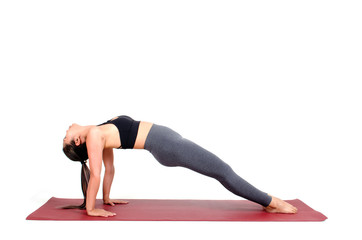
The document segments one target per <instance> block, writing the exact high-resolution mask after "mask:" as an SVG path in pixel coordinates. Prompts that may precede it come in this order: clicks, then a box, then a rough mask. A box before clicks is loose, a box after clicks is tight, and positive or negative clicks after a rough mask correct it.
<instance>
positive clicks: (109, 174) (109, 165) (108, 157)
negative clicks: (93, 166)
mask: <svg viewBox="0 0 362 240" xmlns="http://www.w3.org/2000/svg"><path fill="white" fill-rule="evenodd" d="M103 162H104V167H105V171H104V178H103V202H104V203H106V204H110V203H109V200H110V198H109V194H110V192H111V186H112V182H113V177H114V165H113V149H111V148H107V149H104V150H103ZM111 205H112V204H111Z"/></svg>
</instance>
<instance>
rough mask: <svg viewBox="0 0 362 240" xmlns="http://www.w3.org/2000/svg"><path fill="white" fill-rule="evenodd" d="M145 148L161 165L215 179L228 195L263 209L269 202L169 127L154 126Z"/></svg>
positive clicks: (213, 156)
mask: <svg viewBox="0 0 362 240" xmlns="http://www.w3.org/2000/svg"><path fill="white" fill-rule="evenodd" d="M145 149H146V150H148V151H149V152H150V153H151V154H152V155H153V156H154V157H155V158H156V159H157V160H158V161H159V162H160V163H161V164H162V165H165V166H168V167H176V166H181V167H185V168H188V169H191V170H193V171H195V172H198V173H201V174H203V175H206V176H209V177H212V178H215V179H216V180H218V181H219V182H220V183H221V184H222V185H223V186H224V187H225V188H226V189H228V190H229V191H230V192H232V193H234V194H236V195H238V196H240V197H243V198H245V199H248V200H250V201H253V202H256V203H258V204H260V205H262V206H264V207H266V206H268V205H269V204H270V202H271V197H270V196H269V195H268V194H266V193H264V192H262V191H260V190H258V189H257V188H255V187H254V186H252V185H251V184H250V183H248V182H247V181H245V180H244V179H242V178H241V177H239V176H238V175H237V174H236V173H235V172H234V171H233V170H232V168H231V167H230V166H229V165H228V164H226V163H225V162H223V161H222V160H221V159H220V158H218V157H217V156H215V155H214V154H213V153H211V152H209V151H207V150H205V149H203V148H202V147H200V146H198V145H197V144H195V143H193V142H191V141H189V140H187V139H185V138H183V137H182V136H181V135H180V134H178V133H177V132H175V131H173V130H172V129H170V128H167V127H164V126H160V125H156V124H153V126H152V128H151V130H150V132H149V134H148V136H147V139H146V143H145Z"/></svg>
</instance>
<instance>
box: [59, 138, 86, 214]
mask: <svg viewBox="0 0 362 240" xmlns="http://www.w3.org/2000/svg"><path fill="white" fill-rule="evenodd" d="M63 151H64V153H65V155H66V156H67V157H68V158H69V159H71V160H73V161H77V162H80V163H81V164H82V170H81V174H80V178H81V184H82V192H83V196H84V200H83V203H82V204H81V205H79V206H76V205H70V206H65V207H62V208H63V209H86V202H87V189H88V182H89V177H90V170H89V168H88V166H87V163H86V161H87V159H88V153H87V146H86V144H85V143H83V144H81V145H79V146H76V145H75V143H74V141H72V142H71V143H70V144H69V145H66V146H65V147H64V148H63Z"/></svg>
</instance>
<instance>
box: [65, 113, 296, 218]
mask: <svg viewBox="0 0 362 240" xmlns="http://www.w3.org/2000/svg"><path fill="white" fill-rule="evenodd" d="M113 148H121V149H146V150H148V151H149V152H150V153H151V154H152V155H153V156H154V157H155V158H156V159H157V160H158V161H159V162H160V163H161V164H163V165H165V166H169V167H172V166H182V167H186V168H189V169H191V170H193V171H195V172H198V173H201V174H203V175H206V176H209V177H212V178H215V179H216V180H218V181H219V182H220V183H221V184H222V185H223V186H224V187H225V188H227V189H228V190H229V191H231V192H232V193H234V194H236V195H238V196H240V197H243V198H245V199H248V200H250V201H253V202H256V203H258V204H260V205H262V206H263V207H264V209H265V210H266V211H267V212H271V213H296V212H297V209H296V208H295V207H294V206H292V205H290V204H289V203H287V202H285V201H283V200H281V199H278V198H276V197H273V196H270V195H268V194H266V193H264V192H262V191H260V190H258V189H257V188H255V187H254V186H252V185H251V184H250V183H248V182H247V181H245V180H244V179H242V178H241V177H239V176H238V175H237V174H236V173H235V172H234V171H233V170H232V169H231V167H230V166H229V165H228V164H226V163H225V162H223V161H222V160H221V159H219V158H218V157H217V156H215V155H214V154H212V153H211V152H209V151H207V150H205V149H203V148H202V147H200V146H198V145H196V144H195V143H193V142H191V141H189V140H187V139H185V138H183V137H182V136H181V135H180V134H178V133H176V132H175V131H173V130H171V129H169V128H167V127H164V126H160V125H156V124H153V123H149V122H143V121H135V120H133V119H132V118H130V117H128V116H118V117H115V118H113V119H111V120H109V121H107V122H105V123H102V124H100V125H90V126H80V125H77V124H72V125H71V126H70V127H69V129H68V131H67V133H66V136H65V138H64V140H63V151H64V153H65V155H66V156H67V157H68V158H70V159H71V160H73V161H79V162H81V163H82V177H81V180H82V190H83V194H84V202H83V204H82V205H80V206H76V208H80V209H86V210H87V214H88V215H90V216H103V217H108V216H113V215H115V213H112V212H109V211H106V210H104V209H96V208H95V201H96V196H97V192H98V189H99V185H100V181H101V179H100V176H101V168H102V159H103V163H104V166H105V173H104V179H103V202H104V204H109V205H112V206H113V205H114V204H116V203H127V202H125V201H119V200H112V199H110V197H109V194H110V189H111V185H112V181H113V176H114V165H113ZM88 158H89V168H90V170H89V169H88V167H87V165H86V163H85V161H86V160H87V159H88ZM71 208H72V207H71ZM73 208H74V206H73Z"/></svg>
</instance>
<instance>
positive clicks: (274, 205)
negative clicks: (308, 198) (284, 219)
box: [264, 196, 298, 213]
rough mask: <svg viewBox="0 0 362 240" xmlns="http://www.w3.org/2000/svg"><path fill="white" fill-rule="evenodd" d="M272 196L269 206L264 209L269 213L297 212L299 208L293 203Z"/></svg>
mask: <svg viewBox="0 0 362 240" xmlns="http://www.w3.org/2000/svg"><path fill="white" fill-rule="evenodd" d="M271 197H272V201H271V202H270V204H269V206H267V207H264V210H265V211H267V212H269V213H297V211H298V209H297V208H296V207H294V206H293V205H291V204H289V203H287V202H285V201H283V200H281V199H279V198H276V197H273V196H271Z"/></svg>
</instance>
